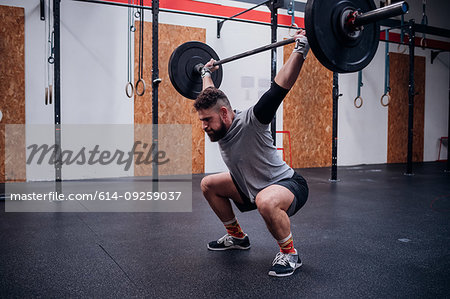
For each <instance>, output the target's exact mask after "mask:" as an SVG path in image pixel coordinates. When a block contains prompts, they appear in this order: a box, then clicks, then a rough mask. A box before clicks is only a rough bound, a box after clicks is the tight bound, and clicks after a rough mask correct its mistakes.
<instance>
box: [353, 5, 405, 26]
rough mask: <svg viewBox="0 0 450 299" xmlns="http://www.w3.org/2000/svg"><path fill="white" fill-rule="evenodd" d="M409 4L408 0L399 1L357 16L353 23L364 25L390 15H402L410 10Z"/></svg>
mask: <svg viewBox="0 0 450 299" xmlns="http://www.w3.org/2000/svg"><path fill="white" fill-rule="evenodd" d="M408 9H409V5H408V3H407V2H406V1H402V2H397V3H394V4H391V5H387V6H384V7H380V8H378V9H374V10H371V11H368V12H365V13H362V14H360V15H356V16H355V20H354V22H353V24H354V25H355V26H357V27H358V26H362V25H366V24H371V23H375V22H378V21H381V20H385V19H388V18H390V17H395V16H400V15H403V14H405V13H406V12H408Z"/></svg>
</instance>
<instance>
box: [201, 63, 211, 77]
mask: <svg viewBox="0 0 450 299" xmlns="http://www.w3.org/2000/svg"><path fill="white" fill-rule="evenodd" d="M201 76H202V78H204V77H206V76H208V77H211V70H210V69H209V68H207V67H206V66H204V67H203V68H202V71H201Z"/></svg>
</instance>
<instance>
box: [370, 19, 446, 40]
mask: <svg viewBox="0 0 450 299" xmlns="http://www.w3.org/2000/svg"><path fill="white" fill-rule="evenodd" d="M379 24H380V26H385V27H390V28H392V29H395V28H399V29H400V28H401V27H402V24H401V21H399V20H394V19H385V20H381V21H379ZM406 26H409V24H408V23H406V24H404V25H403V27H406ZM413 26H414V31H415V32H419V33H426V34H431V35H436V36H442V37H448V38H450V30H449V29H445V28H440V27H434V26H428V25H422V24H416V23H414V25H413Z"/></svg>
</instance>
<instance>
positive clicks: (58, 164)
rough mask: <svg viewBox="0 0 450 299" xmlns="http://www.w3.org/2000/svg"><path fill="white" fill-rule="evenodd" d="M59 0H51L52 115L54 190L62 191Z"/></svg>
mask: <svg viewBox="0 0 450 299" xmlns="http://www.w3.org/2000/svg"><path fill="white" fill-rule="evenodd" d="M60 17H61V0H53V31H54V44H53V47H54V59H55V62H54V65H53V66H54V80H55V86H54V108H55V109H54V115H55V158H56V161H55V182H56V185H55V191H56V192H59V193H61V192H62V186H61V181H62V161H61V158H62V157H61V19H60Z"/></svg>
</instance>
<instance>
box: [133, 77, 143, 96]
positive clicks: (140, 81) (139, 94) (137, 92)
mask: <svg viewBox="0 0 450 299" xmlns="http://www.w3.org/2000/svg"><path fill="white" fill-rule="evenodd" d="M139 83H142V86H143V88H142V92H139V88H138V87H139ZM135 90H136V94H137V95H138V96H143V95H144V93H145V81H144V79H142V78H139V80H137V82H136V88H135Z"/></svg>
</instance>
